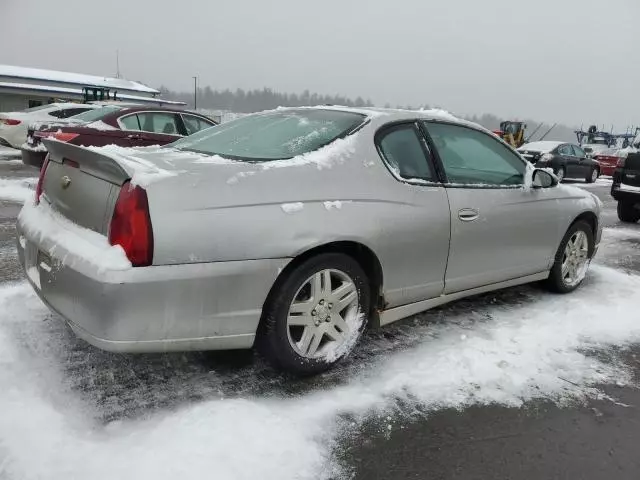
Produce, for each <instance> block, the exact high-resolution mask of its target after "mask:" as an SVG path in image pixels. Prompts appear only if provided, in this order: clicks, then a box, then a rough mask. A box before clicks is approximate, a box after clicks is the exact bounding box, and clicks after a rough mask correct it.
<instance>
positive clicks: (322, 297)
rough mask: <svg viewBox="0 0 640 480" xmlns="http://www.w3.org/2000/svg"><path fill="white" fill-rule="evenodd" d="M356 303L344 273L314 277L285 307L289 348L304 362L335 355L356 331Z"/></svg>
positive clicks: (353, 288)
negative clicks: (304, 360) (286, 310)
mask: <svg viewBox="0 0 640 480" xmlns="http://www.w3.org/2000/svg"><path fill="white" fill-rule="evenodd" d="M359 300H360V299H359V294H358V289H357V287H356V285H355V283H354V281H353V280H352V279H351V278H350V277H349V275H347V274H346V273H344V272H342V271H340V270H336V269H327V270H321V271H319V272H316V273H314V274H313V275H312V276H311V277H309V278H308V279H307V280H306V281H305V282H304V283H303V284H302V286H301V287H300V288H299V289H298V291H297V292H296V294H295V295H294V297H293V301H292V302H291V305H290V306H289V312H288V315H287V336H288V338H289V344H290V345H291V347H292V348H293V349H294V350H295V352H296V353H297V354H298V355H301V356H303V357H305V358H320V357H323V356H326V355H328V354H329V353H330V352H336V351H339V350H340V348H341V347H342V346H343V345H345V343H347V342H348V341H349V340H350V338H352V335H353V334H354V332H356V331H358V329H359V327H360V325H359V323H358V322H360V321H361V319H360V317H359V315H358V310H359Z"/></svg>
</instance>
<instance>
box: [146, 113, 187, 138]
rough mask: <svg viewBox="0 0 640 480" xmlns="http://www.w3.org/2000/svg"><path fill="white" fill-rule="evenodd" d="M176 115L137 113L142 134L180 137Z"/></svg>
mask: <svg viewBox="0 0 640 480" xmlns="http://www.w3.org/2000/svg"><path fill="white" fill-rule="evenodd" d="M176 120H177V118H176V115H175V114H173V113H160V112H150V113H139V114H138V121H139V122H140V130H142V131H143V132H153V133H164V134H166V135H180V130H179V129H178V123H177V121H176Z"/></svg>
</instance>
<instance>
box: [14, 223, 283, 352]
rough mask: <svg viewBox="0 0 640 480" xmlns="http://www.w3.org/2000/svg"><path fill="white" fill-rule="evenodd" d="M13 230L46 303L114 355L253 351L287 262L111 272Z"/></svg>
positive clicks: (31, 279) (29, 274) (21, 255)
mask: <svg viewBox="0 0 640 480" xmlns="http://www.w3.org/2000/svg"><path fill="white" fill-rule="evenodd" d="M17 230H18V232H17V233H18V242H17V243H18V245H17V247H18V255H19V258H20V262H21V264H22V266H23V268H24V270H25V273H26V275H27V278H28V280H29V282H30V283H31V285H32V286H33V288H34V290H35V291H36V293H37V294H38V295H39V296H40V298H41V299H42V300H43V302H44V303H45V304H46V305H47V306H48V307H49V308H50V309H51V310H53V311H54V312H56V313H57V314H58V315H59V316H61V317H62V318H63V319H64V320H65V321H66V322H67V323H68V324H69V326H70V327H71V328H72V329H73V331H74V332H75V333H76V335H78V336H79V337H80V338H82V339H84V340H86V341H87V342H89V343H90V344H92V345H94V346H96V347H98V348H101V349H103V350H109V351H115V352H166V351H186V350H226V349H242V348H251V347H252V345H253V343H254V339H255V335H256V330H257V327H258V322H259V320H260V316H261V313H262V306H263V304H264V301H265V299H266V297H267V295H268V293H269V290H270V289H271V286H272V285H273V283H274V281H275V279H276V277H277V276H278V273H279V272H280V271H281V269H282V268H284V267H285V266H286V264H287V263H288V262H289V259H269V260H246V261H236V262H218V263H194V264H183V265H168V266H152V267H144V268H133V267H131V268H128V269H124V270H108V269H104V268H99V267H96V266H91V263H90V262H87V261H86V260H85V259H84V258H82V257H80V256H78V255H76V254H75V253H74V252H73V251H70V250H69V249H66V248H64V246H62V245H59V244H58V245H55V244H54V242H52V241H51V240H50V239H49V238H47V237H46V236H37V238H34V237H33V236H29V234H26V233H25V229H24V228H23V226H22V225H21V222H20V220H19V221H18V225H17ZM52 250H53V253H51V252H52ZM43 252H48V253H43Z"/></svg>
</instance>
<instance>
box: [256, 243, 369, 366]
mask: <svg viewBox="0 0 640 480" xmlns="http://www.w3.org/2000/svg"><path fill="white" fill-rule="evenodd" d="M269 297H270V298H269V299H268V300H267V303H266V305H265V308H264V311H263V318H262V325H261V329H260V332H259V338H258V347H259V349H260V352H261V353H262V355H263V356H264V357H265V358H266V359H267V360H268V361H269V362H270V363H271V364H272V365H274V366H275V367H276V368H279V369H282V370H285V371H288V372H290V373H294V374H298V375H312V374H317V373H320V372H323V371H325V370H328V369H330V368H331V367H333V366H334V365H335V364H336V363H338V362H339V361H341V360H342V359H344V358H345V357H346V356H347V355H349V353H351V351H352V350H353V348H354V347H355V345H356V343H357V341H358V340H359V338H360V336H361V334H362V332H363V331H364V329H365V327H366V324H367V317H368V313H369V309H370V298H371V297H370V287H369V282H368V279H367V276H366V274H365V273H364V271H363V270H362V267H360V265H359V264H358V262H356V261H355V260H354V259H353V258H351V257H349V256H348V255H344V254H341V253H325V254H320V255H318V256H315V257H312V258H310V259H308V260H306V261H304V262H303V263H301V264H300V265H298V266H297V267H295V268H294V269H293V270H292V271H291V272H289V273H287V274H286V277H284V279H283V280H282V281H281V282H278V283H277V284H276V287H275V290H274V291H273V292H272V293H271V294H270V295H269Z"/></svg>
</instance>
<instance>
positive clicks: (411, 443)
mask: <svg viewBox="0 0 640 480" xmlns="http://www.w3.org/2000/svg"><path fill="white" fill-rule="evenodd" d="M36 175H37V172H36V171H35V170H33V169H30V168H28V167H23V166H22V165H20V164H19V163H18V162H11V161H4V162H3V161H2V160H0V179H13V180H17V181H19V180H20V179H29V178H33V177H34V176H36ZM576 184H577V185H578V186H580V187H584V188H588V189H589V190H590V191H591V192H593V193H595V194H596V195H598V196H599V197H600V198H601V199H602V200H603V202H604V204H605V209H606V211H605V214H604V216H603V219H604V222H605V225H606V226H607V227H610V228H613V229H620V231H622V232H626V234H628V233H629V232H631V233H633V231H634V230H637V231H638V239H639V240H634V239H633V238H632V237H630V238H631V239H629V238H627V239H625V240H621V241H619V242H617V241H616V242H615V248H612V249H609V250H607V251H605V252H604V254H603V256H602V258H601V259H599V260H598V261H599V262H600V264H601V265H606V266H608V267H613V268H614V269H616V270H619V271H625V272H631V273H639V274H640V260H639V258H640V256H639V255H638V252H639V251H640V250H639V249H640V226H639V225H635V226H629V225H621V224H619V222H618V220H617V217H616V214H615V202H614V201H613V199H612V198H611V197H610V196H609V182H607V180H601V181H599V182H598V183H597V184H594V185H583V184H582V183H581V182H576ZM0 193H1V190H0ZM19 209H20V205H19V204H17V203H15V202H10V201H4V200H1V199H0V287H1V286H3V285H9V284H16V285H18V286H20V285H21V283H20V282H22V279H23V274H22V272H21V270H20V268H19V265H18V262H17V258H16V253H15V247H14V243H15V230H14V227H13V225H14V223H15V219H16V216H17V214H18V212H19ZM614 233H615V232H614ZM607 252H608V253H607ZM604 287H606V286H603V288H604ZM609 288H616V287H615V285H609ZM539 295H540V294H539V293H538V292H537V291H536V290H535V287H531V286H523V287H518V288H514V289H510V290H506V291H504V292H499V293H497V294H490V295H488V296H481V297H478V298H475V299H470V300H465V301H462V302H459V303H457V304H455V305H452V306H450V307H445V308H444V309H442V310H440V311H439V312H438V311H437V312H436V313H435V314H434V317H435V318H445V317H447V316H455V315H458V314H460V312H463V313H464V312H473V313H474V315H476V313H477V311H480V310H481V309H482V308H483V307H484V306H485V305H486V304H488V303H491V304H492V305H494V304H495V305H498V306H501V307H502V308H506V309H508V308H509V306H510V305H521V304H523V303H526V302H528V301H530V298H531V297H536V298H537V297H538V296H539ZM639 298H640V297H639ZM32 302H36V300H33V299H32V298H31V297H27V301H26V304H25V309H32V310H33V309H37V315H42V318H41V319H40V318H39V317H38V322H37V323H35V324H33V325H31V324H29V325H28V326H27V327H22V326H20V327H16V332H17V333H15V339H16V342H17V343H20V345H19V347H20V348H21V349H22V350H24V351H25V352H28V355H27V356H25V357H24V358H26V360H25V364H24V367H23V368H25V369H26V370H25V372H26V373H25V375H26V376H27V377H29V375H31V374H33V378H34V380H33V381H34V383H37V384H38V385H39V387H38V388H39V389H40V390H42V391H45V393H43V394H42V395H43V397H44V398H47V399H48V400H47V401H49V400H50V402H51V403H52V404H54V405H58V407H56V408H57V410H56V412H57V413H56V415H58V414H59V415H63V416H65V415H66V416H72V415H74V414H75V413H76V412H77V410H76V406H75V403H74V402H76V401H77V402H79V405H80V408H79V410H80V411H81V412H82V416H84V417H88V418H89V419H90V424H91V430H96V431H107V432H108V431H110V430H108V429H109V428H113V427H114V426H116V425H122V424H123V423H125V424H127V425H129V424H128V423H127V422H134V423H133V424H134V425H135V424H136V423H135V422H144V421H145V420H147V419H149V418H154V417H155V416H157V415H164V416H171V415H174V414H175V415H178V414H177V413H176V412H180V411H183V410H184V409H186V408H188V407H191V406H194V405H200V404H206V403H207V401H209V400H222V399H246V400H247V401H253V400H256V399H257V400H260V401H263V400H268V401H272V402H275V401H277V402H282V404H283V405H287V404H285V403H284V402H287V401H289V400H287V399H303V400H308V399H312V398H315V397H317V396H318V395H320V394H322V393H325V394H326V395H327V397H323V398H324V399H323V400H322V402H319V401H318V402H316V403H313V402H310V405H311V404H313V405H315V406H314V407H310V406H308V407H305V408H306V409H308V408H322V406H323V405H327V404H329V403H331V401H333V400H334V399H335V398H337V397H338V396H340V395H343V396H344V395H345V389H348V388H349V387H350V386H351V384H352V383H356V382H357V381H359V379H360V377H362V375H363V373H362V372H363V371H365V372H366V371H367V370H366V368H367V365H370V364H374V363H375V362H376V361H377V360H379V359H380V358H381V357H383V356H385V355H395V354H396V353H397V352H399V351H400V352H402V351H405V350H410V349H411V348H412V346H413V345H414V344H415V343H416V342H417V341H419V339H416V337H415V335H412V334H408V333H407V332H412V333H415V331H414V327H413V325H412V323H411V320H409V321H408V322H404V323H403V324H402V325H399V326H395V327H394V326H391V327H390V328H389V329H385V330H384V331H381V332H377V333H374V334H372V335H370V336H369V337H368V338H367V339H366V340H365V341H364V345H363V346H362V348H360V349H359V351H358V353H356V354H355V355H354V356H353V357H352V358H350V359H349V360H348V361H347V362H346V363H345V364H344V365H341V366H340V368H338V369H336V370H335V371H334V372H331V373H328V374H326V375H323V376H321V377H317V378H314V379H308V380H303V381H300V380H294V379H291V378H288V377H287V376H284V375H280V374H276V373H274V372H273V371H271V369H270V368H269V367H268V366H266V365H265V364H264V363H263V362H262V361H261V360H260V359H259V358H257V357H256V356H255V355H253V354H252V353H251V352H230V353H214V354H212V353H188V354H168V355H145V356H127V355H117V354H110V353H106V352H101V351H99V350H97V349H94V348H93V347H90V346H88V345H87V344H85V343H84V342H82V341H81V340H78V339H76V338H75V337H74V336H73V334H71V333H70V332H69V330H68V329H67V328H66V327H65V326H64V325H62V324H61V322H60V321H59V319H57V318H55V317H54V316H53V315H51V314H42V313H41V312H43V311H44V310H42V309H41V308H40V307H39V306H38V305H35V304H32ZM34 305H35V306H34ZM12 308H13V307H12ZM17 308H20V307H19V306H18V307H17ZM29 311H31V310H29ZM550 314H551V312H550ZM11 315H14V316H15V315H16V314H15V313H12V314H11ZM29 315H31V314H29ZM477 315H481V314H477ZM482 315H483V314H482ZM487 316H489V315H488V314H487ZM639 319H640V316H639ZM603 321H606V319H604V318H603ZM416 323H417V321H416ZM16 325H18V323H16ZM416 328H417V327H416ZM425 331H427V330H425ZM1 334H2V332H0V337H1ZM22 350H21V351H22ZM590 355H593V356H594V358H595V357H602V356H603V355H604V356H605V357H607V356H611V357H612V358H614V357H615V360H611V361H612V362H614V363H615V362H621V363H620V364H624V365H625V366H626V368H629V370H630V372H631V377H630V378H629V379H628V381H626V382H624V383H623V384H619V385H616V384H611V383H603V384H602V385H596V386H590V387H589V394H585V395H584V396H582V397H580V396H578V397H575V396H574V398H573V400H571V401H568V402H567V401H565V402H558V401H553V400H550V399H536V398H533V399H531V398H527V399H525V400H524V401H523V403H522V404H521V405H518V406H509V405H505V404H503V403H500V402H490V401H489V402H478V403H477V404H473V402H471V403H469V404H468V405H465V406H462V407H460V406H458V407H451V406H450V405H449V404H446V403H444V404H443V405H442V407H437V406H436V407H433V406H432V407H430V408H421V407H420V405H419V402H409V403H411V404H412V406H411V407H410V408H409V407H407V404H408V401H407V400H406V399H405V401H402V400H398V401H397V404H395V406H394V407H393V408H391V410H389V409H387V410H385V412H384V413H383V414H366V415H363V416H361V417H360V418H358V419H355V418H354V419H351V418H350V415H351V414H350V413H347V414H344V415H343V414H341V412H340V409H339V408H337V407H336V413H337V415H338V416H341V415H342V417H343V418H342V420H345V418H346V420H347V422H346V424H347V425H350V427H349V428H344V424H345V423H344V422H342V425H343V426H342V427H341V428H340V429H338V430H339V431H338V432H337V433H335V435H333V436H332V437H331V438H329V439H327V440H326V442H328V444H329V446H328V447H326V448H327V452H328V453H327V455H329V457H330V458H331V460H330V462H329V463H330V464H334V467H335V465H337V467H336V470H335V471H336V472H338V473H327V472H326V471H324V472H323V471H320V470H318V472H317V474H318V477H319V478H321V477H322V478H327V477H332V478H349V477H351V478H356V479H492V480H496V479H543V478H544V479H571V480H575V479H585V480H586V479H598V480H599V479H603V478H608V479H616V480H621V479H638V478H640V428H639V427H640V412H639V411H638V407H639V406H640V390H638V389H636V385H637V383H638V382H637V380H638V379H639V378H640V347H638V346H636V345H631V346H626V347H621V348H619V349H613V350H606V351H603V350H594V351H593V352H592V353H590ZM2 359H3V357H2V353H0V364H1V363H2ZM423 360H424V359H423ZM607 361H608V360H606V359H605V363H606V362H607ZM38 369H41V370H39V371H36V370H38ZM34 371H36V372H34ZM49 371H51V372H55V375H54V376H55V380H54V381H51V382H50V383H47V382H46V381H45V380H44V379H46V377H47V376H48V374H47V372H49ZM427 371H428V370H427ZM368 375H371V372H369V373H368ZM373 375H375V373H374V374H373ZM2 378H3V377H2V375H1V374H0V381H2ZM8 378H11V377H8ZM29 378H30V377H29ZM469 381H472V380H469ZM566 382H567V386H568V387H569V388H571V387H572V385H571V383H572V380H570V379H566ZM2 388H11V386H10V385H2ZM580 388H582V386H580ZM49 390H50V391H49ZM585 391H586V390H585ZM60 392H62V393H60ZM594 392H595V393H594ZM334 394H335V396H336V397H335V398H334V397H333V395H334ZM60 398H63V400H60ZM69 398H72V399H73V401H72V402H71V403H72V404H73V405H74V406H73V408H71V407H69V406H68V405H66V404H67V403H69V400H68V399H69ZM403 402H404V403H403ZM0 404H2V398H1V397H0ZM220 405H222V404H220ZM296 405H297V404H296ZM294 406H295V405H294ZM294 410H295V408H293V407H291V409H290V410H288V411H289V413H288V414H286V412H285V416H284V417H282V418H281V419H280V420H278V421H277V422H276V423H275V424H274V423H273V422H272V418H271V417H269V416H267V417H268V418H264V421H265V422H267V423H266V425H267V426H266V427H265V426H263V425H261V424H262V423H263V422H262V418H261V417H258V418H259V420H257V421H256V422H254V423H253V425H254V428H255V431H256V433H255V436H256V437H260V436H261V435H264V436H265V437H268V438H271V437H272V434H273V432H274V430H278V429H280V430H282V431H284V432H285V433H283V434H282V437H280V438H281V439H286V438H287V436H289V437H291V438H293V440H291V443H290V444H289V443H287V442H286V441H284V440H283V444H282V446H281V448H282V449H283V450H286V451H287V452H290V454H291V455H293V456H294V457H298V456H299V457H300V460H299V461H300V462H302V463H304V461H305V458H306V457H305V453H304V452H303V450H304V449H307V448H309V447H308V445H303V444H302V440H301V441H300V442H301V443H296V442H297V441H296V440H295V438H294V437H292V435H293V433H291V432H295V431H297V430H296V429H295V428H292V429H291V431H290V433H291V435H289V434H287V433H286V432H287V431H288V430H287V428H289V426H288V423H287V418H288V417H287V415H289V417H291V418H294V419H296V420H295V426H296V427H298V428H300V429H302V428H306V426H308V425H307V424H305V423H304V422H302V420H299V417H295V415H298V414H299V412H298V413H295V411H294ZM408 411H410V412H409V413H407V412H408ZM60 412H62V413H60ZM214 412H215V410H214ZM305 412H306V413H305V415H310V413H308V412H307V411H306V410H305ZM2 415H3V413H2V412H0V425H6V424H7V423H6V422H5V423H4V424H3V423H2V420H3V419H2V418H1V416H2ZM211 415H215V413H212V414H211ZM345 415H346V417H345ZM232 416H233V415H232ZM241 418H242V417H241ZM300 418H306V417H300ZM46 421H47V420H46V419H43V423H46ZM74 421H76V420H74ZM270 422H271V423H270ZM72 423H73V422H72ZM241 423H242V422H238V424H236V425H233V426H230V427H229V429H228V430H227V431H215V432H213V435H214V436H215V437H222V441H224V439H225V438H227V440H228V441H229V442H231V443H233V441H234V440H233V439H234V438H235V436H237V434H236V432H235V428H236V427H237V428H239V429H240V430H242V426H241ZM16 424H17V423H16ZM103 429H104V430H103ZM265 429H266V430H265ZM194 430H196V429H195V427H194ZM172 431H173V430H172ZM175 431H176V432H179V431H180V427H176V430H175ZM260 432H262V433H260ZM20 434H21V433H20V432H17V431H16V432H15V435H16V436H20ZM176 435H178V433H176ZM194 435H195V436H196V438H199V435H201V433H200V434H197V433H195V434H194ZM10 437H11V436H5V437H3V436H2V433H1V432H0V479H3V478H7V479H12V480H13V479H14V478H16V479H17V478H18V477H11V476H6V477H5V476H3V471H4V470H3V459H2V454H3V443H2V440H3V438H4V439H5V442H6V443H7V445H9V444H10V441H7V439H8V438H10ZM188 437H189V435H187V437H185V438H188ZM70 438H72V437H70ZM185 441H187V442H188V441H189V440H185ZM256 441H257V440H256ZM320 441H325V440H320ZM34 443H35V444H36V445H37V444H38V442H37V441H34ZM105 443H106V441H105ZM253 443H254V439H251V438H250V437H245V438H244V439H243V442H241V443H240V444H239V448H240V449H241V450H242V449H244V450H245V451H244V453H243V452H240V455H241V457H242V458H243V460H242V461H241V462H240V465H244V464H243V463H242V462H244V461H245V460H246V462H247V464H246V467H247V468H248V469H250V468H253V467H252V466H251V464H252V463H256V462H257V463H259V461H258V460H256V458H253V459H251V458H250V457H252V456H253V457H255V455H256V454H257V453H260V454H262V453H264V452H263V450H264V451H270V450H269V449H270V448H272V447H273V448H274V449H275V450H274V452H277V451H278V450H279V446H278V444H277V442H275V441H274V442H268V443H275V445H273V446H271V445H267V443H262V444H259V445H260V447H259V448H258V450H255V451H252V450H251V448H252V447H251V446H252V445H253ZM47 445H48V444H47ZM159 445H160V444H159ZM222 445H224V444H222ZM317 445H320V444H317ZM104 446H105V447H106V445H104ZM9 447H12V445H9ZM9 447H7V448H9ZM47 448H48V447H47ZM52 448H53V447H52ZM70 448H71V447H70ZM159 448H161V446H160V447H159ZM220 448H221V449H222V450H223V451H225V450H224V446H221V447H220ZM318 448H319V447H318ZM9 450H10V449H9ZM158 455H161V454H158ZM274 455H275V454H274ZM321 456H322V455H321ZM64 458H66V457H64ZM64 458H63V459H61V460H60V462H59V463H64ZM173 460H174V461H180V460H179V459H178V458H175V459H173ZM34 461H35V462H36V463H37V461H38V460H37V459H34ZM78 461H79V462H82V460H81V459H79V460H78ZM112 461H113V462H114V463H117V462H118V461H119V459H118V458H116V457H113V458H112ZM132 461H133V460H132ZM158 461H160V460H158ZM230 461H232V460H230ZM261 461H265V459H264V458H263V459H262V460H261ZM292 461H294V460H293V457H292ZM6 462H7V464H9V460H6ZM267 463H268V462H267ZM51 465H53V466H52V467H51V470H49V472H50V475H47V474H46V473H45V474H43V475H44V476H41V477H38V478H63V477H62V476H60V475H57V474H56V473H55V472H53V470H55V468H56V467H57V465H55V462H54V463H52V464H51ZM323 465H325V464H323ZM16 468H17V467H16ZM25 468H26V467H25ZM34 468H36V467H35V466H34ZM185 468H186V470H185V471H187V472H188V471H189V469H188V465H186V467H185ZM194 468H196V467H194ZM323 468H324V467H323ZM9 471H10V470H9V469H7V472H9ZM64 471H65V472H71V473H69V476H67V477H65V478H77V477H74V474H73V472H74V471H73V470H69V469H66V470H64ZM222 471H224V470H222ZM235 471H236V472H240V470H235ZM256 471H259V469H258V470H256ZM282 471H284V472H287V470H286V469H284V470H282ZM56 472H58V470H56ZM89 472H92V471H91V470H89ZM227 472H228V471H227ZM210 474H211V476H213V477H217V478H260V477H261V476H260V475H257V476H253V477H249V476H247V475H244V474H239V473H238V475H237V476H236V475H233V474H229V473H227V476H226V477H225V476H224V474H220V473H219V472H218V471H217V470H213V471H211V472H210ZM6 475H9V474H6ZM34 475H35V474H34ZM92 476H93V475H92V474H91V473H90V474H89V476H88V477H87V476H84V477H82V478H91V477H92ZM187 476H188V477H189V478H191V477H193V476H189V475H187ZM143 477H144V478H154V479H155V478H159V477H158V475H157V474H156V475H149V476H145V475H142V476H140V475H138V476H137V477H135V478H143ZM30 478H36V476H32V477H30ZM78 478H79V477H78ZM96 478H97V475H96ZM100 478H103V477H102V476H100ZM280 478H309V477H308V476H307V475H304V474H303V473H301V472H299V473H296V472H295V471H294V472H289V473H288V474H287V473H285V474H283V475H281V476H280Z"/></svg>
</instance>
